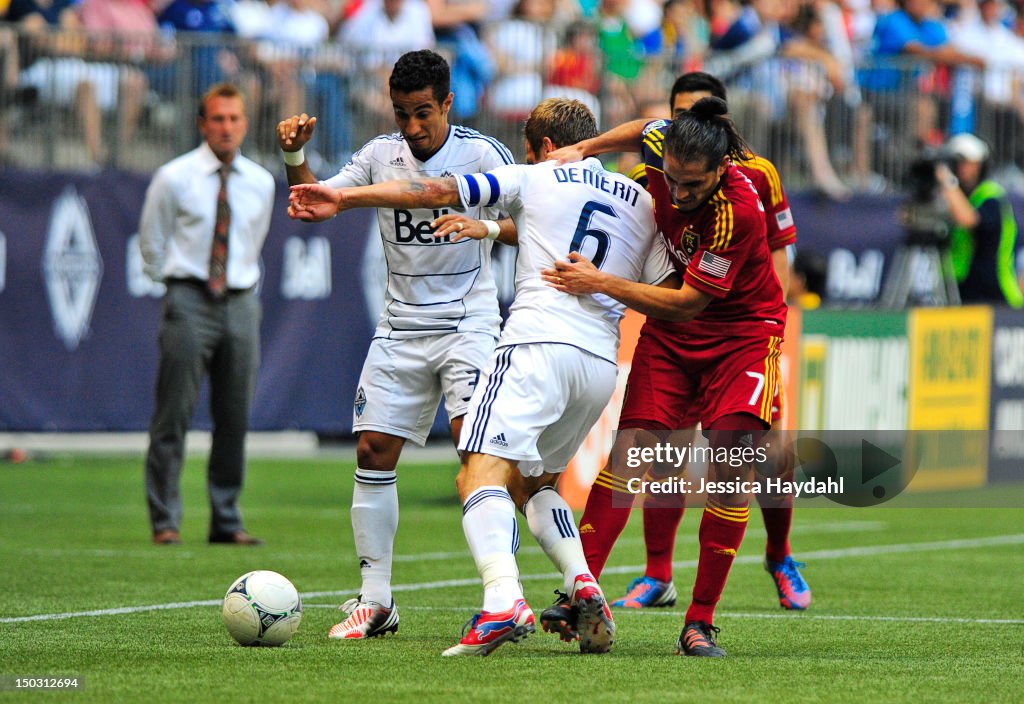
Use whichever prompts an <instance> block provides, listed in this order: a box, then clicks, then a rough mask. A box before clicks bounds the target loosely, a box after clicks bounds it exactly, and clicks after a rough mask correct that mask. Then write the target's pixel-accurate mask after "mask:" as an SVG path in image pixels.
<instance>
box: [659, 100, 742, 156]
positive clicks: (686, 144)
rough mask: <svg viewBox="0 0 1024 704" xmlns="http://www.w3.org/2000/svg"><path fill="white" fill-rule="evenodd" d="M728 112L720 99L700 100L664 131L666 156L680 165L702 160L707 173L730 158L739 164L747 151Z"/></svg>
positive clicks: (726, 106) (680, 114)
mask: <svg viewBox="0 0 1024 704" xmlns="http://www.w3.org/2000/svg"><path fill="white" fill-rule="evenodd" d="M728 110H729V108H728V105H726V103H725V101H724V100H722V99H721V98H715V97H711V98H701V99H700V100H698V101H697V102H696V103H694V104H693V107H692V108H690V109H689V110H684V111H683V112H681V113H679V115H678V116H677V117H676V118H675V119H673V120H672V122H671V124H669V126H668V129H667V130H665V152H666V153H667V154H671V155H672V158H674V159H675V160H677V161H679V162H680V163H688V162H693V161H700V160H704V163H705V165H706V167H707V169H708V170H711V169H713V168H715V167H716V166H718V164H719V163H720V162H721V161H722V158H723V157H725V156H729V157H731V158H733V159H736V160H742V159H744V158H746V156H747V155H748V154H750V153H751V152H750V147H748V146H747V143H746V142H745V141H744V140H743V137H741V136H740V133H739V132H738V131H737V130H736V125H734V124H733V122H732V120H730V119H729V118H728V117H726V113H727V112H728Z"/></svg>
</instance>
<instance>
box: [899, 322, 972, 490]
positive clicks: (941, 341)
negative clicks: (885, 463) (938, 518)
mask: <svg viewBox="0 0 1024 704" xmlns="http://www.w3.org/2000/svg"><path fill="white" fill-rule="evenodd" d="M909 323H910V324H909V330H908V332H909V337H910V388H909V392H908V404H907V405H908V411H909V428H910V430H912V431H915V430H917V431H932V430H935V431H947V433H946V435H944V434H943V433H927V432H926V433H918V434H916V435H915V434H912V436H913V437H916V438H917V441H916V442H914V443H913V444H914V445H915V447H913V448H908V451H909V452H910V453H913V454H915V455H917V460H918V461H917V463H916V464H917V465H918V467H919V469H918V472H917V475H916V476H915V478H914V481H913V488H915V489H953V488H962V487H970V486H982V485H983V484H984V483H985V479H986V473H987V468H988V446H987V443H984V442H980V441H979V442H963V441H961V442H958V443H952V444H951V443H949V442H943V441H942V439H943V437H945V436H948V437H960V438H964V437H971V436H974V435H977V436H978V437H979V438H981V437H982V434H981V433H970V434H967V433H952V434H951V433H948V431H968V430H975V431H983V430H987V429H988V418H989V375H990V370H991V361H992V349H991V347H992V309H991V308H987V307H982V306H977V307H965V308H922V309H916V310H914V311H912V312H911V314H910V321H909ZM906 464H912V463H906Z"/></svg>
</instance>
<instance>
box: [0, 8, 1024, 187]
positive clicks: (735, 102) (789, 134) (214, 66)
mask: <svg viewBox="0 0 1024 704" xmlns="http://www.w3.org/2000/svg"><path fill="white" fill-rule="evenodd" d="M585 26H586V25H583V27H585ZM513 30H514V31H513ZM581 31H584V30H583V29H581V26H579V25H577V26H575V28H570V31H569V32H568V33H567V32H566V31H561V32H558V31H556V30H553V29H550V28H548V27H545V26H543V25H536V24H532V23H523V22H520V23H518V25H516V26H514V27H511V28H509V29H508V30H507V32H506V33H508V32H511V34H512V35H513V36H511V37H506V38H505V39H503V40H502V41H503V43H505V44H510V45H512V46H520V47H521V46H524V45H528V46H530V47H533V48H534V49H535V51H533V52H530V51H527V52H522V51H519V52H513V54H516V55H511V56H508V57H501V56H499V57H498V59H496V60H495V59H493V56H492V60H493V66H491V67H490V68H491V69H492V70H491V71H490V72H489V77H488V80H487V81H485V82H481V83H480V85H478V86H477V88H478V89H479V90H478V93H477V94H473V91H472V90H471V89H467V90H468V92H469V93H470V96H469V98H468V99H465V100H460V99H459V91H460V90H461V89H462V88H463V87H464V86H463V85H462V83H461V82H460V81H458V80H457V81H456V85H455V86H454V88H455V90H456V102H455V106H454V108H453V114H452V119H453V121H454V122H457V123H461V124H466V125H469V126H471V127H475V128H476V129H478V130H480V131H481V132H484V133H486V134H491V135H493V136H496V137H498V138H499V139H501V140H503V141H504V142H506V143H507V144H508V146H509V147H510V148H511V149H512V150H513V152H514V153H516V154H517V155H518V156H519V157H522V156H523V148H522V144H521V141H522V140H521V136H520V134H521V128H522V123H523V120H524V119H525V117H526V115H527V114H528V113H529V111H530V109H531V108H532V107H533V106H534V105H535V104H536V103H537V102H538V101H539V100H540V99H542V98H543V97H548V96H553V95H557V96H569V97H578V98H580V99H582V100H584V101H585V102H586V103H587V104H589V105H590V106H591V107H592V108H593V109H594V110H595V112H596V113H597V114H598V116H599V121H600V125H601V127H602V129H607V128H609V127H612V126H614V125H616V124H619V123H621V122H623V121H626V120H629V119H633V118H635V117H638V116H652V117H653V116H667V115H668V93H669V89H670V87H671V85H672V82H673V81H674V79H675V77H676V75H677V73H678V72H679V71H680V70H682V68H683V67H680V66H679V65H678V64H677V62H674V61H671V60H668V59H666V58H664V57H658V56H654V57H648V58H647V59H646V60H645V62H644V63H643V65H642V67H641V68H639V69H638V70H637V72H636V75H635V76H633V77H632V78H631V79H628V80H627V79H625V78H623V77H621V76H618V75H615V74H614V73H611V72H609V71H608V70H605V68H602V66H601V61H602V58H603V54H601V53H600V52H597V51H594V50H593V48H592V47H591V49H590V52H591V53H589V54H588V53H586V52H587V51H588V50H587V49H586V48H580V49H579V50H578V51H577V53H570V54H569V56H570V57H575V60H576V63H574V64H573V66H576V64H577V63H579V62H581V61H583V60H584V59H586V60H587V61H590V62H592V63H593V64H594V65H593V66H590V67H589V68H587V67H584V68H583V69H580V68H579V67H578V66H576V68H573V69H571V70H570V69H567V68H566V65H567V62H568V61H569V58H568V57H567V55H566V52H567V51H570V50H571V47H573V46H574V42H575V43H576V44H578V43H579V39H578V38H577V37H576V36H574V34H573V32H576V33H579V32H581ZM517 32H518V33H519V35H521V36H517ZM538 33H540V34H541V36H540V37H539V38H538V36H537V35H538ZM440 51H442V53H444V52H445V51H446V49H445V48H444V47H440ZM572 51H575V50H572ZM447 53H448V55H449V56H450V57H453V58H454V56H453V54H452V52H451V51H448V52H447ZM493 53H494V52H492V54H493ZM524 53H525V54H526V55H525V56H522V55H518V54H524ZM397 56H398V53H396V52H395V51H391V50H379V51H372V50H370V49H365V48H363V49H359V50H358V51H356V50H352V49H347V48H346V47H345V46H344V45H342V44H340V43H338V42H322V43H318V44H316V45H313V46H308V45H289V44H287V43H282V42H279V41H275V42H269V41H254V40H244V39H238V38H235V37H228V36H223V35H220V34H214V33H198V32H192V33H189V32H178V33H176V34H173V35H171V34H146V35H132V34H125V33H117V34H111V33H102V32H99V33H97V32H84V31H70V32H69V31H60V32H55V31H51V30H44V31H34V32H27V31H25V30H24V29H23V28H21V27H20V26H17V25H10V24H8V25H4V24H2V23H0V61H2V62H3V65H2V69H0V73H2V74H3V75H4V76H6V84H5V86H4V88H3V89H2V90H0V159H2V161H3V163H4V164H6V165H9V166H19V167H24V168H30V169H60V170H84V171H92V172H95V171H98V170H101V169H103V168H117V169H124V170H129V171H135V172H140V173H148V172H151V171H152V170H154V169H155V168H156V167H157V166H159V165H160V164H162V163H163V162H165V161H167V160H168V159H170V158H171V157H173V156H175V155H177V154H180V153H181V152H183V151H186V150H187V149H190V148H191V147H192V146H194V145H195V144H196V141H197V135H196V131H195V121H194V117H195V114H196V105H197V98H198V96H199V95H201V93H202V91H203V90H205V88H207V87H209V86H210V85H211V84H212V83H214V82H216V81H218V80H231V81H234V82H236V83H237V84H238V85H240V86H241V87H242V88H243V89H244V91H245V93H246V95H247V96H248V110H249V113H250V133H249V138H248V141H247V144H246V153H247V154H248V155H249V156H250V157H252V158H254V159H256V160H257V161H259V162H261V163H263V164H264V165H266V166H267V167H268V168H271V169H275V170H276V169H278V165H279V163H280V162H279V155H278V154H277V147H276V139H275V134H274V127H275V125H276V124H277V122H278V120H280V119H282V118H283V117H286V116H288V115H291V114H296V113H298V112H303V111H305V112H308V113H309V114H311V115H317V116H318V117H319V122H318V125H317V135H316V137H315V139H314V143H313V145H312V148H311V149H309V150H307V151H309V152H310V155H311V163H312V165H313V166H314V168H315V170H316V172H317V173H326V172H327V171H328V170H333V169H336V168H338V167H340V166H341V165H343V164H344V163H345V161H346V160H347V159H348V157H349V156H350V154H351V153H352V151H354V150H355V149H358V148H359V146H361V145H362V144H363V143H364V142H365V141H367V140H368V139H369V138H370V137H372V136H374V135H376V134H380V133H382V132H390V131H393V130H394V123H393V118H392V114H391V105H390V100H389V98H388V92H387V77H388V75H389V71H390V67H391V65H392V63H393V61H394V60H395V59H396V58H397ZM481 60H483V59H481ZM463 61H465V60H464V59H463ZM584 63H586V62H584ZM703 68H704V69H706V70H708V71H710V72H713V73H715V74H716V75H718V76H720V77H722V78H723V79H724V80H725V81H726V84H727V86H728V88H729V92H730V95H729V102H730V109H731V111H732V115H733V117H734V119H735V120H736V122H737V124H738V126H739V127H740V129H741V131H742V133H743V134H744V135H745V136H746V137H747V138H748V140H749V141H750V143H751V144H752V146H753V147H754V148H755V149H756V150H757V151H758V152H759V153H761V154H762V155H764V156H767V157H768V158H770V159H772V160H773V161H775V163H776V165H777V166H778V167H779V170H780V173H781V175H782V178H783V182H784V183H785V184H786V187H787V189H789V190H790V191H799V190H811V191H818V192H821V193H823V194H825V195H827V196H832V197H839V198H841V197H845V196H848V195H849V194H850V193H854V192H867V193H880V192H884V191H887V190H888V191H894V190H899V189H901V188H902V187H903V186H904V185H905V181H906V177H907V174H908V171H909V168H910V165H911V164H912V163H913V161H914V160H916V159H918V158H920V157H921V156H922V154H923V153H925V152H926V150H927V148H928V146H929V145H933V146H934V145H936V144H940V143H941V142H942V141H943V139H944V137H945V135H947V134H949V133H951V132H954V133H955V132H961V131H973V132H975V133H977V134H979V135H980V136H982V137H983V138H984V139H986V141H988V142H989V144H991V145H992V146H993V154H994V160H993V168H994V173H995V176H996V178H997V180H999V181H1000V182H1002V183H1004V184H1005V185H1007V186H1008V187H1009V188H1011V190H1024V175H1022V174H1021V171H1020V169H1019V166H1020V164H1022V163H1024V159H1022V157H1024V155H1022V154H1021V151H1022V149H1024V133H1022V125H1024V123H1022V120H1021V114H1022V102H1021V98H1020V93H1019V88H1020V85H1021V84H1022V83H1024V81H1022V78H1024V73H1022V72H1020V71H1018V70H1017V69H1014V68H1011V67H1005V66H1004V67H990V68H987V69H984V70H982V69H978V68H972V67H960V68H948V67H936V66H933V65H931V64H928V63H925V62H914V61H908V60H906V59H905V58H895V59H887V60H884V61H883V60H881V59H864V60H862V61H861V62H860V63H858V64H851V65H850V66H849V70H848V72H847V74H846V75H841V76H835V75H830V74H829V72H828V71H827V70H826V67H825V66H824V65H822V64H821V63H819V62H814V61H806V60H800V59H794V58H783V57H779V56H773V57H768V58H765V59H761V60H758V61H754V62H745V61H743V60H742V59H740V58H737V57H734V56H731V55H730V53H729V52H725V53H720V54H714V53H713V54H711V55H710V56H708V57H707V58H706V60H705V61H704V62H703ZM627 160H628V157H627Z"/></svg>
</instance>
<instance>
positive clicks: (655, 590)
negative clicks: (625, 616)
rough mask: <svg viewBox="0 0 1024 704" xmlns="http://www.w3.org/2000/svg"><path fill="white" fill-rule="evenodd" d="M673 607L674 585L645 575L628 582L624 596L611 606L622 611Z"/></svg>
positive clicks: (674, 597) (674, 601)
mask: <svg viewBox="0 0 1024 704" xmlns="http://www.w3.org/2000/svg"><path fill="white" fill-rule="evenodd" d="M675 605H676V587H675V585H674V584H672V582H662V581H660V580H657V579H654V578H653V577H648V576H646V575H644V576H643V577H637V578H636V579H634V580H633V581H632V582H630V583H629V587H628V589H627V590H626V596H624V597H622V598H621V599H616V600H615V601H613V602H612V606H614V607H616V608H623V609H646V608H651V607H656V606H657V607H661V606H675Z"/></svg>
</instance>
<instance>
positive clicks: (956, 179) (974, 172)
mask: <svg viewBox="0 0 1024 704" xmlns="http://www.w3.org/2000/svg"><path fill="white" fill-rule="evenodd" d="M946 151H947V154H948V155H949V157H950V159H951V165H950V166H947V165H946V164H945V163H942V162H939V163H937V164H936V166H935V179H936V181H937V182H938V183H939V193H940V194H941V197H942V199H943V200H944V201H945V202H946V205H947V206H948V208H949V217H950V219H951V221H952V222H951V224H952V229H951V230H950V247H951V253H952V257H953V269H954V272H955V273H956V280H957V283H958V284H959V287H960V298H961V299H962V300H963V302H964V303H994V304H1002V303H1005V304H1007V305H1010V306H1012V307H1014V308H1020V307H1022V306H1024V294H1022V293H1021V290H1020V286H1019V285H1018V283H1017V276H1016V273H1015V271H1014V255H1015V245H1016V240H1017V222H1016V220H1015V219H1014V216H1013V209H1012V207H1011V206H1010V201H1009V198H1008V197H1007V195H1006V190H1005V189H1004V188H1003V187H1002V186H1000V185H999V184H998V183H996V182H995V181H992V180H989V179H987V178H986V172H987V170H988V157H989V148H988V145H986V144H985V142H983V141H981V140H980V139H978V138H977V137H975V136H974V135H972V134H967V133H963V134H958V135H956V136H955V137H953V138H952V139H950V140H949V143H948V144H947V147H946Z"/></svg>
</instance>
